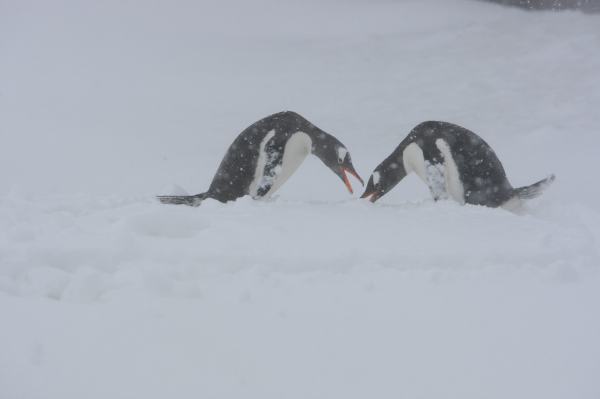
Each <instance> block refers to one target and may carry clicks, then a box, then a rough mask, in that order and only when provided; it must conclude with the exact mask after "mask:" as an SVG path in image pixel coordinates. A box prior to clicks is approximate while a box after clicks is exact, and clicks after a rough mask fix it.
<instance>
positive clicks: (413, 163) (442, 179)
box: [402, 139, 465, 204]
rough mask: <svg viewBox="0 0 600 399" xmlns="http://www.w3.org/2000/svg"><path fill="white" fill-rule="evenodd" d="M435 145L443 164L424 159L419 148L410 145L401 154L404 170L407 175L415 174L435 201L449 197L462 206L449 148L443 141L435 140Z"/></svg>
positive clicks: (414, 144) (462, 202) (459, 187)
mask: <svg viewBox="0 0 600 399" xmlns="http://www.w3.org/2000/svg"><path fill="white" fill-rule="evenodd" d="M435 145H436V147H437V148H438V149H439V150H440V152H441V154H442V156H443V158H444V161H443V163H433V162H431V161H430V160H428V159H425V157H424V155H423V150H422V149H421V147H419V145H417V144H416V143H410V144H409V145H408V146H407V147H406V148H405V149H404V151H403V154H402V159H403V166H404V169H405V170H406V173H407V174H408V173H410V172H415V173H416V174H417V176H419V178H420V179H421V180H422V181H423V182H424V183H425V184H427V186H428V187H429V190H430V191H431V195H432V196H433V198H434V199H435V200H438V199H446V198H448V197H451V198H452V199H454V200H455V201H457V202H459V203H461V204H464V202H465V201H464V189H463V185H462V182H461V180H460V174H459V172H458V168H457V166H456V163H455V162H454V158H453V157H452V152H451V151H450V146H449V145H448V143H447V142H446V141H445V140H443V139H437V140H436V141H435Z"/></svg>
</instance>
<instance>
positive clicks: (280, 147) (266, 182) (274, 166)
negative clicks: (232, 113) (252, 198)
mask: <svg viewBox="0 0 600 399" xmlns="http://www.w3.org/2000/svg"><path fill="white" fill-rule="evenodd" d="M285 140H286V137H285V136H283V135H280V136H275V137H273V138H272V139H271V140H269V142H268V143H267V144H266V146H265V153H266V157H267V159H266V162H265V166H264V169H263V173H262V179H261V181H260V183H259V186H258V189H257V191H256V195H257V197H264V196H265V195H267V194H268V193H269V191H271V188H273V185H274V184H275V181H276V180H277V177H278V176H279V174H280V173H281V168H282V163H283V154H284V150H285Z"/></svg>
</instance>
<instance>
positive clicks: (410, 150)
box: [402, 143, 428, 184]
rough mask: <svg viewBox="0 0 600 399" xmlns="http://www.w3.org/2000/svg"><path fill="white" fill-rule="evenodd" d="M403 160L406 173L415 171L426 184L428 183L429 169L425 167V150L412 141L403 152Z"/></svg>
mask: <svg viewBox="0 0 600 399" xmlns="http://www.w3.org/2000/svg"><path fill="white" fill-rule="evenodd" d="M402 162H403V163H404V169H405V170H406V174H409V173H410V172H415V173H416V174H417V176H419V178H421V180H423V182H424V183H425V184H428V183H427V180H428V179H427V171H426V168H425V159H424V158H423V150H421V147H419V146H418V145H417V143H410V144H409V145H408V146H407V147H406V148H405V149H404V152H403V153H402Z"/></svg>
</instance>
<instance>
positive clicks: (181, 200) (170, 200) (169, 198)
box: [156, 193, 208, 206]
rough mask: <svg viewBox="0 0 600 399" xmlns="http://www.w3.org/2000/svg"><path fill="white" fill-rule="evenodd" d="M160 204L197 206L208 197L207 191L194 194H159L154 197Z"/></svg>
mask: <svg viewBox="0 0 600 399" xmlns="http://www.w3.org/2000/svg"><path fill="white" fill-rule="evenodd" d="M156 198H157V199H158V200H159V201H160V203H161V204H172V205H188V206H199V205H200V204H201V203H202V201H203V200H205V199H206V198H208V195H207V193H202V194H196V195H159V196H157V197H156Z"/></svg>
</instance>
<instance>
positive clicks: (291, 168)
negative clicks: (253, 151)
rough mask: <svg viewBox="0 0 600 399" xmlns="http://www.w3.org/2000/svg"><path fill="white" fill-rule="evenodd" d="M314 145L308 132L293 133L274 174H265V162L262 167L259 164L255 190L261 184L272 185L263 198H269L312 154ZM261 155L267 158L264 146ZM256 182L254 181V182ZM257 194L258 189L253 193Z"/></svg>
mask: <svg viewBox="0 0 600 399" xmlns="http://www.w3.org/2000/svg"><path fill="white" fill-rule="evenodd" d="M311 147H312V140H311V139H310V137H309V136H308V134H306V133H304V132H297V133H294V134H293V135H292V137H290V138H289V139H288V141H287V142H286V143H285V147H284V149H283V159H282V162H281V165H279V166H277V167H275V169H274V172H275V173H274V174H273V175H272V176H264V175H263V173H264V164H263V165H262V167H260V169H259V168H258V166H259V165H257V169H256V173H255V176H256V175H257V174H258V175H259V179H258V180H257V185H256V188H255V190H258V188H259V187H261V186H266V185H270V186H271V189H270V190H269V191H268V192H267V194H266V195H265V196H264V197H263V198H269V197H270V196H271V195H272V194H273V193H274V192H276V191H277V190H278V189H279V188H280V187H281V186H282V185H283V183H285V182H286V181H287V179H289V178H290V176H291V175H292V174H293V173H294V172H295V171H296V169H298V167H299V166H300V164H302V162H303V161H304V159H306V157H307V156H308V154H310V150H311ZM261 148H262V150H263V151H262V152H261V155H260V156H262V157H263V158H265V159H266V155H264V147H262V143H261ZM253 184H254V182H253ZM253 196H256V191H255V193H254V194H253Z"/></svg>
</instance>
